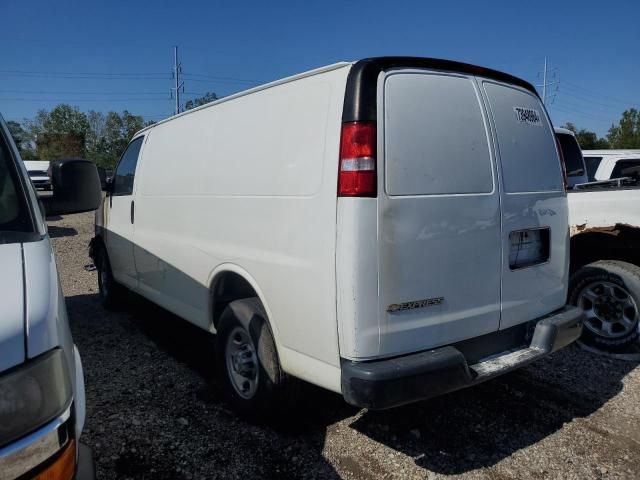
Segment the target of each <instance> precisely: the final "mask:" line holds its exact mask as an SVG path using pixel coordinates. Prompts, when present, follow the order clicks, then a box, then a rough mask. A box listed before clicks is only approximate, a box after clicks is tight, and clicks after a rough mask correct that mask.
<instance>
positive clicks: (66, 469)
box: [33, 439, 76, 480]
mask: <svg viewBox="0 0 640 480" xmlns="http://www.w3.org/2000/svg"><path fill="white" fill-rule="evenodd" d="M75 473H76V442H75V440H73V439H72V440H70V441H69V445H67V446H66V447H65V448H64V450H63V451H62V453H61V454H60V455H59V456H58V458H56V460H55V461H54V462H53V463H52V464H51V465H49V466H48V467H47V468H45V469H44V470H43V471H41V472H40V473H38V474H37V475H36V476H35V477H33V479H34V480H71V479H72V478H73V476H74V475H75Z"/></svg>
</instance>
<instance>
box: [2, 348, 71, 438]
mask: <svg viewBox="0 0 640 480" xmlns="http://www.w3.org/2000/svg"><path fill="white" fill-rule="evenodd" d="M72 398H73V394H72V387H71V379H70V377H69V371H68V368H67V364H66V362H65V358H64V355H63V353H62V349H60V348H56V349H54V350H51V351H50V352H47V353H45V354H43V355H40V356H39V357H37V358H35V359H33V360H30V361H28V362H27V363H25V364H23V365H21V366H19V367H17V368H16V369H14V370H11V371H9V372H7V373H4V374H0V447H1V446H3V445H6V444H8V443H10V442H12V441H14V440H16V439H18V438H20V437H22V436H24V435H27V434H28V433H31V432H32V431H34V430H37V429H38V428H40V427H42V426H43V425H45V424H46V423H48V422H50V421H51V420H53V419H55V418H56V417H58V416H59V415H60V414H62V413H63V412H64V411H65V410H66V409H67V408H68V407H69V405H70V404H71V400H72Z"/></svg>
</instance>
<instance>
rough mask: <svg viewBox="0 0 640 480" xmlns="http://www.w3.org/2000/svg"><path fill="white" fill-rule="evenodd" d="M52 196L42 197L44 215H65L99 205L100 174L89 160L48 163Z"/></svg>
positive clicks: (100, 195)
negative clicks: (49, 164) (49, 165)
mask: <svg viewBox="0 0 640 480" xmlns="http://www.w3.org/2000/svg"><path fill="white" fill-rule="evenodd" d="M51 186H52V187H53V195H51V196H49V197H41V199H42V203H43V204H44V209H45V212H46V214H47V215H65V214H69V213H81V212H89V211H91V210H95V209H97V208H98V207H99V206H100V202H101V200H102V194H101V193H100V176H99V174H98V169H97V168H96V166H95V164H94V163H93V162H91V161H89V160H82V159H69V160H56V161H53V162H51Z"/></svg>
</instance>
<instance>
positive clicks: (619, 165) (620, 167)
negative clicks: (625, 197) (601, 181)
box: [611, 158, 640, 178]
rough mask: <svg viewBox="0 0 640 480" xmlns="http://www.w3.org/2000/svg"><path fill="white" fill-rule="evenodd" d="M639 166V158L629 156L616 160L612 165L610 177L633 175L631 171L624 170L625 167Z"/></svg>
mask: <svg viewBox="0 0 640 480" xmlns="http://www.w3.org/2000/svg"><path fill="white" fill-rule="evenodd" d="M634 167H635V168H638V167H640V158H630V159H629V160H618V161H617V162H616V166H615V167H613V171H612V172H611V178H622V177H633V176H634V175H633V172H629V171H627V172H625V170H626V169H631V168H634Z"/></svg>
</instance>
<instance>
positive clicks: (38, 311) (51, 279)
mask: <svg viewBox="0 0 640 480" xmlns="http://www.w3.org/2000/svg"><path fill="white" fill-rule="evenodd" d="M0 265H2V268H1V269H0V292H2V297H1V298H2V309H0V371H4V370H6V369H8V368H11V367H14V366H16V365H19V364H21V363H23V362H24V361H25V360H26V359H28V358H33V357H36V356H38V355H40V354H42V353H45V352H47V351H49V350H51V349H52V348H55V347H58V346H60V347H62V348H63V349H64V350H65V354H67V355H70V354H71V353H72V345H73V343H72V340H71V333H70V331H69V326H68V321H67V316H66V309H65V308H64V297H63V295H62V291H61V289H60V285H59V283H58V274H57V269H56V264H55V260H54V258H53V252H52V251H51V244H50V241H49V238H48V236H45V237H44V238H43V239H41V240H39V241H35V242H26V243H22V244H21V243H11V244H5V245H0Z"/></svg>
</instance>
